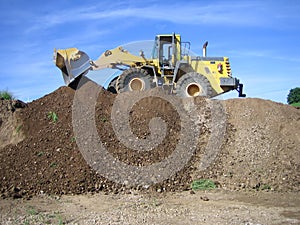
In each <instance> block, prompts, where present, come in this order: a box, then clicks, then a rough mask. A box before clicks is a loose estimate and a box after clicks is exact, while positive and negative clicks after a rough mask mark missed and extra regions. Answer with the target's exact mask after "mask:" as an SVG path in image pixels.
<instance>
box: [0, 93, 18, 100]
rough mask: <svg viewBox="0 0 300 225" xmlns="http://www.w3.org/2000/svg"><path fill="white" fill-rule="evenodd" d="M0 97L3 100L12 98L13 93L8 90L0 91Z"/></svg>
mask: <svg viewBox="0 0 300 225" xmlns="http://www.w3.org/2000/svg"><path fill="white" fill-rule="evenodd" d="M0 98H3V99H5V100H13V99H15V98H14V96H13V94H12V93H10V92H9V91H0Z"/></svg>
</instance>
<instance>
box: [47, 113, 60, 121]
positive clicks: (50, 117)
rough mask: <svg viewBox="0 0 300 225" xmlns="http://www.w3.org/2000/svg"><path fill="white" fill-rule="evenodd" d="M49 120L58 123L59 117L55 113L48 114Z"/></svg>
mask: <svg viewBox="0 0 300 225" xmlns="http://www.w3.org/2000/svg"><path fill="white" fill-rule="evenodd" d="M48 119H51V120H52V121H53V122H54V123H55V122H57V121H58V116H57V114H56V113H55V112H51V111H50V112H49V113H48Z"/></svg>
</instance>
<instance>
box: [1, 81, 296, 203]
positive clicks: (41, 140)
mask: <svg viewBox="0 0 300 225" xmlns="http://www.w3.org/2000/svg"><path fill="white" fill-rule="evenodd" d="M74 95H75V92H74V90H72V89H71V88H68V87H62V88H59V89H58V90H56V91H54V92H53V93H51V94H49V95H46V96H44V97H43V98H40V99H38V100H36V101H33V102H31V103H29V104H28V107H25V108H23V109H21V110H17V111H15V112H12V113H10V112H8V111H5V110H4V111H3V109H2V108H1V116H2V115H7V114H13V116H10V117H11V118H14V119H13V121H18V122H17V123H15V124H19V123H21V124H22V126H21V127H20V128H19V132H21V133H22V134H23V135H24V137H25V138H24V139H23V140H22V141H18V142H12V143H11V144H9V145H7V144H5V145H3V147H2V148H1V146H0V180H1V182H0V192H1V195H2V197H9V196H13V197H22V196H31V195H34V194H39V193H47V194H58V195H61V194H79V193H85V192H98V191H105V192H120V191H124V192H127V191H129V189H130V188H129V187H128V186H126V185H124V184H122V185H121V184H118V183H115V182H112V181H110V180H108V179H106V178H105V177H103V176H101V175H99V174H98V173H97V172H96V171H95V170H94V169H92V168H91V167H90V166H89V165H88V163H87V162H86V160H85V159H84V158H83V155H82V153H81V152H80V151H79V148H78V146H77V143H76V141H78V140H77V137H75V133H74V129H73V128H74V127H73V125H74V121H73V124H72V105H73V100H74ZM174 98H176V97H174ZM115 99H116V95H113V94H111V93H109V92H106V91H104V90H103V91H101V92H100V94H99V96H98V97H97V102H96V103H95V123H96V129H97V132H98V134H99V136H100V137H101V141H102V143H103V145H104V146H105V147H106V148H107V149H108V151H109V152H110V153H111V155H113V157H114V158H116V159H118V160H119V161H121V162H122V163H125V164H127V165H132V166H139V167H143V166H147V165H151V164H155V163H158V162H160V161H161V160H164V159H166V158H168V157H169V156H170V155H171V154H172V152H173V151H174V149H175V148H176V146H177V145H178V143H179V141H180V138H181V136H180V132H181V130H182V129H183V128H182V127H181V123H180V118H179V114H178V112H177V111H176V110H174V107H172V105H171V104H170V103H169V102H168V101H166V100H163V99H159V98H155V97H154V98H151V99H150V100H149V99H143V100H141V101H139V102H138V103H137V104H135V105H134V107H133V108H132V109H131V110H130V120H129V121H130V127H131V131H132V133H133V134H134V135H135V136H136V137H137V138H138V139H139V140H142V139H146V138H147V137H148V136H149V135H151V129H150V128H149V126H148V124H151V119H152V118H153V117H160V118H162V119H163V120H164V121H165V122H166V124H167V127H166V129H167V135H166V137H165V139H164V140H163V141H162V143H161V144H159V145H158V146H157V148H154V149H153V151H144V152H140V151H136V150H132V149H130V147H128V146H127V147H126V146H125V145H124V143H121V142H120V140H119V139H118V138H117V136H116V135H115V132H114V128H113V127H112V123H111V112H112V107H113V104H114V101H115ZM1 104H3V101H2V103H1ZM194 104H195V105H196V107H198V108H199V115H196V116H197V117H199V118H200V117H201V118H202V120H201V121H202V123H201V124H200V125H199V126H200V129H201V131H200V135H199V140H198V143H195V146H196V147H197V148H196V150H195V152H194V154H193V157H191V160H189V162H188V163H186V165H184V166H182V167H183V168H182V169H180V171H179V172H177V173H175V174H173V175H172V176H170V177H169V179H167V180H165V181H163V182H160V183H158V184H155V185H153V186H150V187H148V186H147V187H145V186H144V187H143V186H139V187H135V188H136V189H143V190H144V191H175V190H186V189H189V188H190V184H191V182H192V180H193V179H197V178H210V179H212V180H214V181H215V182H216V183H218V185H219V187H223V188H228V189H253V188H254V189H275V190H281V191H286V190H291V191H299V187H300V185H299V182H300V174H299V173H300V160H299V157H297V156H298V154H299V152H298V147H297V146H299V144H300V134H299V127H300V111H299V110H298V109H296V108H293V107H290V106H287V105H283V104H278V103H274V102H271V101H265V100H260V99H235V100H227V101H216V100H215V101H211V100H205V99H202V98H195V100H194ZM220 104H221V105H222V106H223V109H224V112H225V114H224V115H225V119H226V121H225V122H226V123H225V125H226V126H225V133H224V134H223V136H222V139H220V140H219V142H220V143H221V148H220V149H219V150H218V151H217V153H216V155H215V158H214V160H213V161H212V163H211V164H210V165H209V166H207V167H206V168H205V169H199V168H200V167H199V162H200V161H201V158H203V156H204V155H205V154H206V155H207V153H206V151H207V145H208V143H209V141H210V137H212V135H213V134H212V131H213V128H212V127H210V126H207V124H209V123H211V122H212V118H213V117H212V115H211V109H212V108H211V107H214V106H219V105H220ZM83 113H84V110H83ZM187 114H188V110H187ZM56 116H57V118H56ZM2 117H3V116H2ZM195 122H196V121H195ZM13 127H15V126H13ZM0 129H1V130H0V132H3V130H4V127H3V123H2V125H1V127H0ZM158 138H159V137H158ZM217 142H218V141H217ZM187 147H188V146H187ZM180 166H181V165H180Z"/></svg>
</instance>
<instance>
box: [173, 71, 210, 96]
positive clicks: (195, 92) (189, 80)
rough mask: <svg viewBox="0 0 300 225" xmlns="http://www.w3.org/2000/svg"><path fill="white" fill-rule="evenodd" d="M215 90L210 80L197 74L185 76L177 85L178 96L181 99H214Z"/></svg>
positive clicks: (191, 73) (192, 73)
mask: <svg viewBox="0 0 300 225" xmlns="http://www.w3.org/2000/svg"><path fill="white" fill-rule="evenodd" d="M214 93H215V92H214V90H213V88H212V86H211V85H210V83H209V81H208V79H207V78H206V77H205V76H203V75H201V74H199V73H196V72H190V73H186V74H184V75H183V76H182V77H180V78H179V80H178V81H177V83H176V95H178V96H180V97H197V96H204V97H209V98H211V97H213V96H215V94H214Z"/></svg>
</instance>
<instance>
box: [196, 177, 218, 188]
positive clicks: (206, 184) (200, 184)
mask: <svg viewBox="0 0 300 225" xmlns="http://www.w3.org/2000/svg"><path fill="white" fill-rule="evenodd" d="M216 187H217V185H216V184H215V182H213V181H212V180H209V179H200V180H194V181H193V182H192V184H191V188H192V190H194V191H196V190H211V189H215V188H216Z"/></svg>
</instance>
